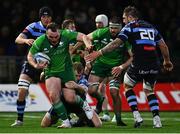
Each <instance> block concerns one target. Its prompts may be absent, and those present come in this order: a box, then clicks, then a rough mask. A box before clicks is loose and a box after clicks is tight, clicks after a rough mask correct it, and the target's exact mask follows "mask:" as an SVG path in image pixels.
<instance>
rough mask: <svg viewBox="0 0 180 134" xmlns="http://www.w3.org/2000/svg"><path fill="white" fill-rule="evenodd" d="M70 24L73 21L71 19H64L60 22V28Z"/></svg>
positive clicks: (65, 27)
mask: <svg viewBox="0 0 180 134" xmlns="http://www.w3.org/2000/svg"><path fill="white" fill-rule="evenodd" d="M70 24H74V21H73V20H71V19H66V20H64V21H63V22H62V25H61V28H62V29H67V28H68V26H69V25H70Z"/></svg>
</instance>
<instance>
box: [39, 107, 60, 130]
mask: <svg viewBox="0 0 180 134" xmlns="http://www.w3.org/2000/svg"><path fill="white" fill-rule="evenodd" d="M58 120H59V117H58V115H57V114H56V112H55V111H54V109H53V107H51V108H50V109H49V111H48V112H46V114H45V115H44V117H43V119H42V121H41V127H50V126H51V125H53V124H56V123H57V122H58Z"/></svg>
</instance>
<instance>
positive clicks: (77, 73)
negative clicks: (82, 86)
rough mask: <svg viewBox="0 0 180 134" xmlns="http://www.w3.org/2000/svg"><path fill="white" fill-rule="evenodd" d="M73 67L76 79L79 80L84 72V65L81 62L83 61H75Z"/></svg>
mask: <svg viewBox="0 0 180 134" xmlns="http://www.w3.org/2000/svg"><path fill="white" fill-rule="evenodd" d="M73 68H74V72H75V76H76V79H77V80H79V79H80V78H81V76H82V74H83V73H84V66H83V65H82V64H81V62H75V63H73Z"/></svg>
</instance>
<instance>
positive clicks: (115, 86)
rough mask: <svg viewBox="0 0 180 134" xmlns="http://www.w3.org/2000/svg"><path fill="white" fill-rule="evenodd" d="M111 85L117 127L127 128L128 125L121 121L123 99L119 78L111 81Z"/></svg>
mask: <svg viewBox="0 0 180 134" xmlns="http://www.w3.org/2000/svg"><path fill="white" fill-rule="evenodd" d="M109 85H110V86H109V89H110V93H111V97H112V100H113V107H114V114H115V117H116V123H117V126H126V124H125V123H124V122H123V121H122V119H121V98H120V94H119V89H120V80H119V79H118V78H117V79H112V80H110V82H109Z"/></svg>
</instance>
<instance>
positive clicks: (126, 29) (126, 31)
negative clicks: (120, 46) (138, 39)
mask: <svg viewBox="0 0 180 134" xmlns="http://www.w3.org/2000/svg"><path fill="white" fill-rule="evenodd" d="M130 32H131V28H130V27H129V25H126V26H124V27H123V28H122V29H121V31H120V33H119V34H118V36H117V37H118V38H120V39H121V40H122V41H123V42H126V41H127V40H128V37H129V34H130Z"/></svg>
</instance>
